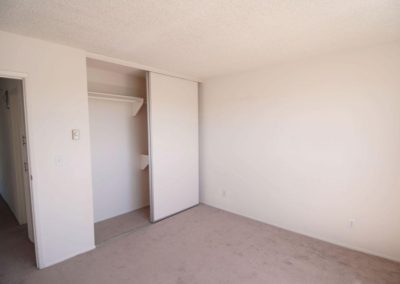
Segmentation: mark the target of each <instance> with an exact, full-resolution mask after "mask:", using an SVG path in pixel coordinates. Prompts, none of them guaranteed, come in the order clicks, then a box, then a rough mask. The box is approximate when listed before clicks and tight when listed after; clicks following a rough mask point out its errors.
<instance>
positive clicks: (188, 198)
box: [148, 72, 199, 222]
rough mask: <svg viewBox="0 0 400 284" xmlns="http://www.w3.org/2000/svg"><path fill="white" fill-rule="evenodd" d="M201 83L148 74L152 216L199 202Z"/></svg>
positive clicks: (172, 211) (173, 211)
mask: <svg viewBox="0 0 400 284" xmlns="http://www.w3.org/2000/svg"><path fill="white" fill-rule="evenodd" d="M197 93H198V88H197V83H196V82H192V81H188V80H183V79H179V78H175V77H169V76H165V75H161V74H157V73H152V72H150V73H149V74H148V108H149V112H148V113H149V144H150V183H151V196H150V199H151V219H152V221H153V222H155V221H158V220H160V219H163V218H165V217H168V216H170V215H172V214H175V213H178V212H180V211H182V210H185V209H187V208H190V207H192V206H195V205H197V204H198V203H199V147H198V98H197Z"/></svg>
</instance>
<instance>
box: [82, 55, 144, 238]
mask: <svg viewBox="0 0 400 284" xmlns="http://www.w3.org/2000/svg"><path fill="white" fill-rule="evenodd" d="M87 78H88V82H87V83H88V101H89V123H90V140H91V142H90V143H91V151H92V152H91V156H92V177H93V203H94V221H95V239H96V244H99V243H101V242H104V241H106V240H108V239H111V238H113V237H115V236H118V235H121V234H124V233H126V232H129V231H132V230H134V229H137V228H139V227H143V226H146V225H148V224H150V220H149V219H150V216H149V169H148V154H149V152H148V129H147V127H148V123H147V119H148V118H147V107H146V72H145V71H143V70H138V69H135V68H131V67H127V66H121V65H117V64H114V63H109V62H104V61H99V60H95V59H87Z"/></svg>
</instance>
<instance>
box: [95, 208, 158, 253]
mask: <svg viewBox="0 0 400 284" xmlns="http://www.w3.org/2000/svg"><path fill="white" fill-rule="evenodd" d="M148 225H150V208H149V207H148V206H147V207H144V208H141V209H138V210H135V211H132V212H129V213H126V214H122V215H119V216H117V217H114V218H110V219H107V220H105V221H101V222H97V223H95V224H94V233H95V241H96V245H99V244H101V243H104V242H105V241H107V240H110V239H112V238H115V237H118V236H120V235H123V234H126V233H128V232H130V231H132V230H136V229H139V228H142V227H143V226H148Z"/></svg>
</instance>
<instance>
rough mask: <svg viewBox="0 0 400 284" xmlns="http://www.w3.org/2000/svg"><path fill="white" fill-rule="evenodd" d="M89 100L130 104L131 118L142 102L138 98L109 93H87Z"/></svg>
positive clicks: (136, 112) (141, 99)
mask: <svg viewBox="0 0 400 284" xmlns="http://www.w3.org/2000/svg"><path fill="white" fill-rule="evenodd" d="M88 95H89V99H93V100H104V101H114V102H124V103H131V104H132V116H135V115H137V114H138V112H139V110H140V108H141V107H142V106H143V103H144V100H143V98H139V97H128V96H122V95H116V94H109V93H100V92H88Z"/></svg>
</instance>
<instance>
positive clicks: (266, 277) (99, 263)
mask: <svg viewBox="0 0 400 284" xmlns="http://www.w3.org/2000/svg"><path fill="white" fill-rule="evenodd" d="M0 243H1V241H0ZM19 261H20V260H16V261H15V265H16V266H19ZM1 277H2V278H0V282H1V283H81V284H84V283H152V284H154V283H274V284H275V283H318V284H321V283H340V284H344V283H352V284H356V283H357V284H359V283H364V284H365V283H370V284H379V283H396V284H398V283H400V263H396V262H392V261H388V260H385V259H382V258H378V257H374V256H370V255H366V254H363V253H359V252H355V251H351V250H348V249H344V248H341V247H338V246H335V245H331V244H328V243H325V242H322V241H318V240H315V239H312V238H308V237H305V236H301V235H298V234H294V233H291V232H288V231H285V230H281V229H278V228H276V227H273V226H269V225H266V224H262V223H260V222H257V221H253V220H249V219H247V218H243V217H240V216H237V215H234V214H230V213H227V212H224V211H221V210H218V209H215V208H212V207H209V206H205V205H200V206H198V207H195V208H193V209H190V210H188V211H185V212H183V213H181V214H178V215H175V216H173V217H171V218H168V219H166V220H163V221H161V222H159V223H156V224H152V225H150V226H145V227H143V228H141V229H139V230H135V231H133V232H132V233H127V234H124V235H122V236H120V237H117V238H114V239H112V240H109V241H107V242H106V243H104V244H103V245H102V246H100V247H98V248H97V249H96V250H94V251H91V252H89V253H86V254H83V255H80V256H77V257H75V258H73V259H70V260H67V261H65V262H63V263H61V264H58V265H55V266H53V267H50V268H47V269H44V270H40V271H38V270H29V271H27V270H21V272H18V271H17V270H15V269H14V270H11V271H5V272H3V274H2V276H1ZM9 279H13V282H9Z"/></svg>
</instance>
